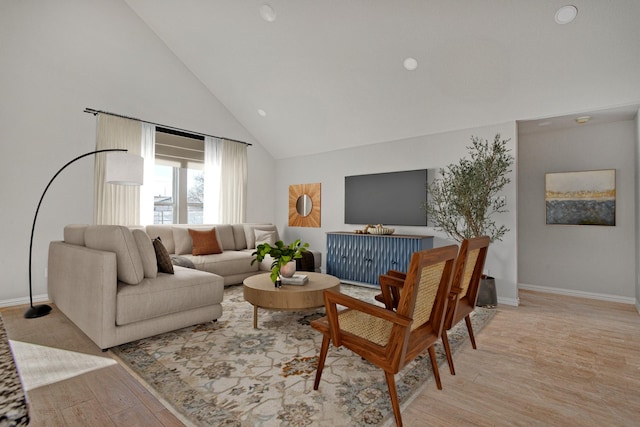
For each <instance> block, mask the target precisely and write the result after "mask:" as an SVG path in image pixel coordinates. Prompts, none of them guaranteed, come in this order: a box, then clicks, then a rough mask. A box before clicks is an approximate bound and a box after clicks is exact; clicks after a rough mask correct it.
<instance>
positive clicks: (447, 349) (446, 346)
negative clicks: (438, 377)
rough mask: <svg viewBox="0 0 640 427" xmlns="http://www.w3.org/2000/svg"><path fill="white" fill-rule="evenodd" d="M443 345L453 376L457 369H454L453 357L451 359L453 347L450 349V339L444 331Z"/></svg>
mask: <svg viewBox="0 0 640 427" xmlns="http://www.w3.org/2000/svg"><path fill="white" fill-rule="evenodd" d="M442 345H443V346H444V353H445V354H446V355H447V364H448V365H449V372H451V375H455V374H456V369H455V368H454V367H453V357H451V347H449V337H447V331H444V330H443V331H442Z"/></svg>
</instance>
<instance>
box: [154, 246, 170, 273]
mask: <svg viewBox="0 0 640 427" xmlns="http://www.w3.org/2000/svg"><path fill="white" fill-rule="evenodd" d="M153 249H154V251H155V253H156V262H157V264H158V271H159V272H161V273H167V274H173V263H172V262H171V256H170V255H169V252H168V251H167V249H166V248H165V247H164V244H163V243H162V239H160V237H156V238H155V239H153Z"/></svg>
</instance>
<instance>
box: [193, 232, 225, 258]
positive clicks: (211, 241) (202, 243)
mask: <svg viewBox="0 0 640 427" xmlns="http://www.w3.org/2000/svg"><path fill="white" fill-rule="evenodd" d="M189 236H191V241H192V242H193V245H192V246H193V249H192V251H191V255H211V254H221V253H222V249H220V243H219V242H218V236H217V234H216V229H215V228H212V229H211V230H209V231H202V230H194V229H192V228H189Z"/></svg>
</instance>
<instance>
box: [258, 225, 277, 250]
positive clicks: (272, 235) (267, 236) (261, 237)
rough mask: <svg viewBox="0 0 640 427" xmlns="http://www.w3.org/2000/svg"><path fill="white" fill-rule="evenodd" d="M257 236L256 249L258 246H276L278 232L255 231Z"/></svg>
mask: <svg viewBox="0 0 640 427" xmlns="http://www.w3.org/2000/svg"><path fill="white" fill-rule="evenodd" d="M253 231H254V233H255V236H256V248H257V247H258V245H261V244H263V243H268V244H269V246H273V245H275V244H276V232H275V231H267V230H258V229H256V230H253Z"/></svg>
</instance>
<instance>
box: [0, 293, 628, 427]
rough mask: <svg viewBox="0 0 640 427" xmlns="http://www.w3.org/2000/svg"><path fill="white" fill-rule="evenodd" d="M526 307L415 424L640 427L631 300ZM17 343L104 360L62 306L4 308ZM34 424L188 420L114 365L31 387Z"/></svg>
mask: <svg viewBox="0 0 640 427" xmlns="http://www.w3.org/2000/svg"><path fill="white" fill-rule="evenodd" d="M520 302H521V304H520V306H519V307H517V308H516V307H508V306H499V307H498V309H497V310H498V312H497V313H496V315H495V317H494V318H493V319H492V320H491V322H490V323H489V324H488V325H487V326H486V327H485V328H484V329H483V330H482V331H481V332H480V333H478V334H476V341H477V344H478V349H477V350H473V349H472V348H471V345H470V344H467V345H466V346H465V347H464V348H463V349H462V350H461V351H460V352H458V353H457V354H455V355H454V362H455V364H456V375H455V376H451V375H450V374H449V372H448V369H447V367H446V365H445V366H443V367H442V368H441V377H442V383H443V390H437V388H436V387H435V384H434V383H433V382H430V383H429V384H428V385H427V386H426V387H425V389H424V390H423V392H422V393H421V394H420V395H419V396H418V397H417V398H416V399H415V400H414V401H413V402H412V403H410V404H409V405H408V406H407V407H406V408H405V409H404V410H403V421H404V423H405V425H406V426H471V425H478V426H514V425H515V426H531V425H535V426H547V425H548V426H638V425H640V315H638V313H637V311H636V310H635V308H634V307H633V306H631V305H626V304H617V303H608V302H602V301H594V300H588V299H580V298H571V297H566V296H559V295H554V294H544V293H537V292H530V291H521V292H520ZM1 313H2V316H3V319H4V323H5V326H6V328H7V333H8V335H9V338H10V339H12V340H18V341H23V342H29V343H34V344H40V345H46V346H52V347H56V348H62V349H67V350H72V351H77V352H84V353H86V354H92V355H96V356H101V357H109V354H108V353H101V352H100V350H99V349H98V348H97V347H96V346H95V345H93V344H92V342H91V341H90V340H89V339H88V338H87V337H86V336H84V335H83V334H82V333H81V332H80V331H79V330H78V329H77V328H75V326H73V325H72V324H71V323H70V322H69V321H68V320H67V319H66V318H65V317H64V316H63V315H61V314H60V313H59V312H57V310H55V309H54V313H53V314H52V315H49V316H46V317H44V318H40V319H30V320H25V319H23V318H22V313H23V307H20V308H5V309H2V310H1ZM28 398H29V400H30V404H31V416H32V424H31V425H33V426H47V425H49V426H124V425H126V426H178V425H182V424H181V423H180V421H179V420H178V419H177V418H175V417H174V416H173V415H172V414H171V413H170V412H169V411H168V410H167V409H166V408H164V407H163V406H162V405H161V404H160V403H159V402H158V401H157V400H156V399H155V398H154V397H153V396H152V395H151V394H150V393H149V392H148V391H147V390H146V389H145V388H144V387H142V386H141V385H140V384H139V383H138V382H137V381H136V380H135V379H134V378H133V377H131V376H130V375H129V374H128V373H127V371H126V370H125V369H124V368H122V367H120V366H118V365H114V366H110V367H108V368H102V369H100V370H96V371H92V372H90V373H86V374H83V375H80V376H78V377H74V378H71V379H68V380H65V381H61V382H58V383H55V384H50V385H46V386H42V387H39V388H36V389H34V390H31V391H29V392H28Z"/></svg>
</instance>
